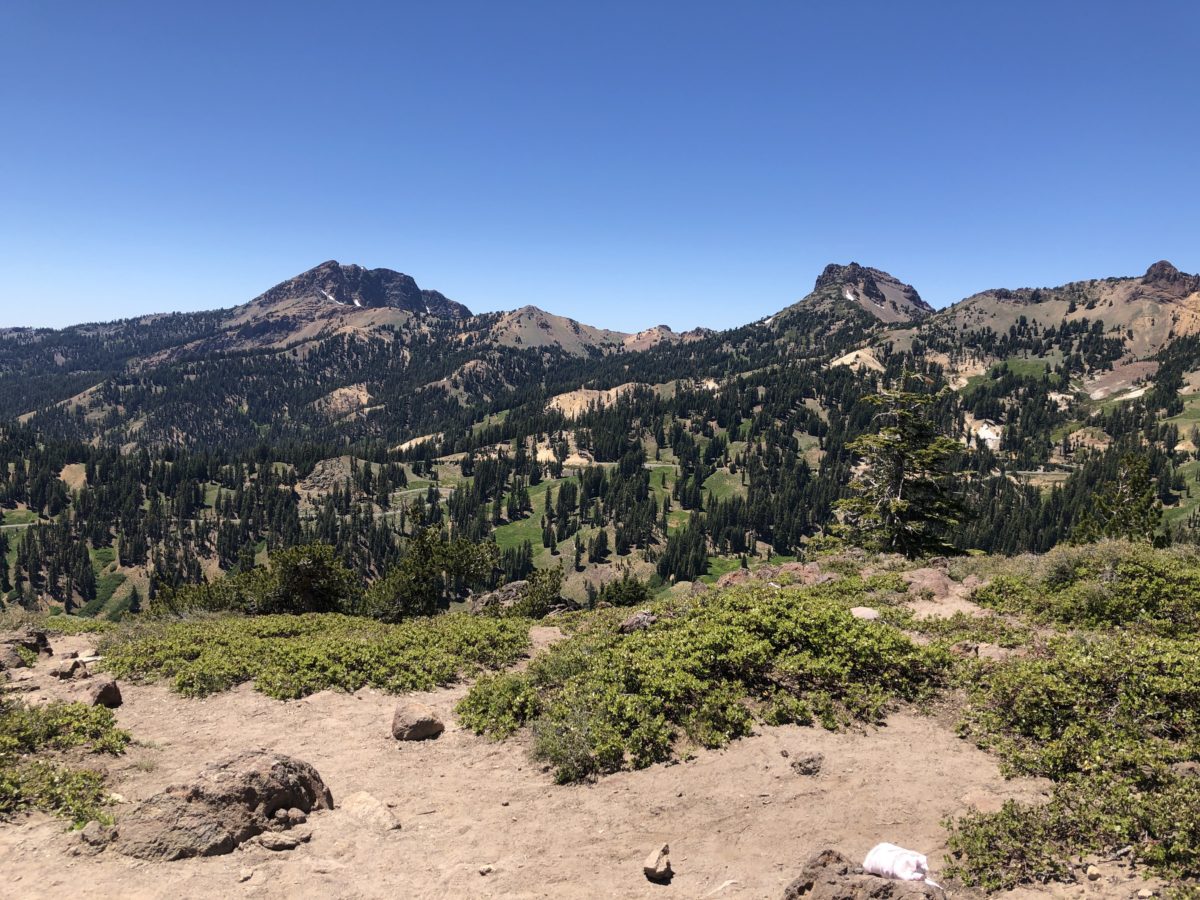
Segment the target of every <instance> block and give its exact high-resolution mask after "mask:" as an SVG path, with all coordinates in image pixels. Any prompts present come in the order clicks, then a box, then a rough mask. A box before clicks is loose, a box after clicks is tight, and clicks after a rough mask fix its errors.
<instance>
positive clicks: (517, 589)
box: [467, 581, 529, 613]
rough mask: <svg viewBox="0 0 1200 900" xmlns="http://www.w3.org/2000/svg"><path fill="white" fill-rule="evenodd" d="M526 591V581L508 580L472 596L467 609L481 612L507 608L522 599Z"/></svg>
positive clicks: (527, 584) (527, 585)
mask: <svg viewBox="0 0 1200 900" xmlns="http://www.w3.org/2000/svg"><path fill="white" fill-rule="evenodd" d="M528 592H529V582H528V581H510V582H509V583H508V584H506V585H504V586H503V587H498V588H496V590H494V591H488V592H487V593H486V594H478V595H477V596H474V597H472V598H471V600H470V602H469V603H468V604H467V609H468V610H470V611H471V612H473V613H482V612H486V611H488V610H491V609H509V608H511V607H512V606H514V605H516V604H517V603H520V602H521V601H522V600H524V599H525V594H526V593H528Z"/></svg>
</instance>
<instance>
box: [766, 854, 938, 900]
mask: <svg viewBox="0 0 1200 900" xmlns="http://www.w3.org/2000/svg"><path fill="white" fill-rule="evenodd" d="M801 897H804V898H807V900H901V898H903V900H916V898H920V897H928V898H930V900H945V897H946V894H945V892H944V891H943V890H942V889H941V888H938V887H934V886H933V885H931V884H926V883H925V882H923V881H898V880H897V879H894V878H880V877H879V876H878V875H867V874H865V873H864V872H863V870H862V867H861V866H859V865H856V864H855V863H853V862H851V861H850V860H849V859H847V858H846V857H845V856H843V855H842V854H841V853H838V852H837V851H836V850H822V851H821V852H820V853H818V854H816V855H815V856H813V857H812V858H811V859H810V860H809V861H808V862H807V863H805V865H804V869H803V870H802V871H801V872H800V877H799V878H797V879H796V880H795V881H793V882H792V883H791V884H789V885H788V886H787V889H786V890H785V891H784V892H783V900H800V898H801Z"/></svg>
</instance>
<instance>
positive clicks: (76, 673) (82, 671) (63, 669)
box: [50, 659, 88, 681]
mask: <svg viewBox="0 0 1200 900" xmlns="http://www.w3.org/2000/svg"><path fill="white" fill-rule="evenodd" d="M50 674H51V675H53V676H54V677H55V678H61V679H63V680H64V681H67V680H69V679H71V678H87V675H88V670H87V666H85V665H84V664H83V663H81V662H80V661H79V660H78V659H65V660H63V661H62V662H60V663H59V664H58V665H57V666H55V667H54V668H53V669H51V670H50Z"/></svg>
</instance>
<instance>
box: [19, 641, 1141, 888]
mask: <svg viewBox="0 0 1200 900" xmlns="http://www.w3.org/2000/svg"><path fill="white" fill-rule="evenodd" d="M537 637H538V638H539V640H538V641H537V643H538V644H544V643H545V642H546V639H547V636H546V635H541V634H540V635H538V636H537ZM53 643H54V648H55V651H56V655H57V654H61V653H64V652H67V651H70V650H86V649H87V648H88V647H89V646H90V641H89V639H88V638H86V637H72V638H58V639H55V640H54V641H53ZM53 664H54V661H53V660H43V661H41V662H40V663H39V665H38V666H37V667H36V668H35V669H33V670H25V671H23V672H21V674H20V677H21V678H22V679H23V681H21V682H19V683H18V684H19V686H20V688H22V692H21V696H24V697H26V698H27V699H29V700H30V701H31V702H40V701H45V700H48V699H51V698H54V697H65V696H67V695H69V694H70V693H71V692H72V691H74V690H77V688H76V687H74V686H72V685H63V684H59V683H57V682H55V681H54V679H52V678H51V677H50V676H49V674H48V671H49V669H50V668H51V666H52V665H53ZM465 691H466V688H465V686H455V687H452V688H446V689H440V690H436V691H431V692H428V693H424V694H418V695H415V696H416V697H417V699H420V700H421V701H423V702H426V703H428V704H429V705H431V706H432V707H434V708H435V709H436V710H437V711H438V712H439V713H440V714H441V715H442V717H443V719H444V720H445V722H446V725H447V728H446V731H445V733H444V734H443V735H442V736H441V737H440V738H439V739H438V740H435V741H428V742H422V743H410V744H402V743H398V742H397V741H395V740H394V739H393V738H392V737H391V734H390V723H391V715H392V711H393V708H394V706H395V698H393V697H389V696H387V695H384V694H380V693H377V692H375V691H372V690H364V691H360V692H358V693H356V694H352V695H348V694H336V693H331V692H325V693H321V694H316V695H314V696H312V697H309V698H306V699H304V700H299V701H292V702H280V701H276V700H271V699H270V698H267V697H265V696H263V695H261V694H257V693H255V692H254V691H253V690H252V689H251V688H250V687H249V686H242V687H241V688H238V689H236V690H234V691H231V692H229V693H225V694H220V695H217V696H214V697H211V698H208V699H205V700H186V699H183V698H180V697H178V696H176V695H174V694H172V693H170V692H169V691H168V690H167V688H166V687H163V686H158V685H146V686H139V685H122V693H123V694H124V699H125V703H124V705H123V706H122V707H121V708H120V709H118V710H117V718H118V720H119V722H120V724H121V726H122V727H124V728H126V729H128V730H129V731H131V732H132V733H133V735H134V736H135V739H136V743H135V745H133V746H131V747H130V748H129V750H128V751H127V753H126V754H125V755H124V756H122V757H119V758H115V759H112V760H111V761H108V762H106V763H104V764H105V765H107V767H108V772H109V776H110V785H111V789H112V790H113V791H114V792H116V793H117V794H118V795H119V796H120V798H122V800H123V802H124V803H133V802H136V801H138V800H141V799H142V798H144V797H147V796H149V795H150V794H152V793H154V792H156V791H158V790H160V789H162V788H163V787H165V786H166V785H168V784H170V783H174V782H180V781H186V780H189V779H191V778H192V777H193V776H194V774H195V773H196V772H197V771H198V770H199V769H200V768H201V767H202V766H203V765H204V764H205V763H207V762H210V761H213V760H216V759H218V758H220V757H222V756H224V755H226V754H229V753H232V752H234V751H238V750H242V749H247V748H254V747H263V748H267V749H271V750H277V751H280V752H283V753H287V754H291V755H293V756H296V757H299V758H300V759H303V760H305V761H307V762H310V763H311V764H313V765H314V766H315V767H316V769H317V771H318V772H320V774H321V776H322V777H323V778H324V780H325V782H326V784H327V785H328V786H329V787H330V789H331V790H332V792H333V796H334V801H335V806H336V804H337V801H338V799H339V798H342V797H346V796H348V795H350V794H351V793H354V792H357V791H367V792H369V793H370V794H372V795H373V796H375V797H377V798H378V799H379V800H381V801H383V802H385V803H387V804H388V805H390V806H391V807H392V809H393V812H394V813H395V815H396V817H397V818H398V820H399V821H400V823H401V828H400V830H397V831H378V830H375V829H373V828H372V827H371V826H369V825H365V824H363V823H362V822H360V821H359V820H357V819H355V818H353V817H351V816H350V815H349V813H347V812H345V811H343V810H341V809H337V808H335V809H334V810H332V811H320V812H316V813H314V814H313V815H312V816H311V817H310V818H309V825H310V826H311V828H312V839H311V841H310V842H309V843H307V844H302V845H301V846H299V847H298V848H296V849H294V850H291V851H285V852H278V853H277V852H272V851H269V850H266V849H264V848H262V847H260V846H257V845H255V844H253V843H251V844H247V845H244V846H243V848H241V849H239V850H238V851H235V852H234V853H232V854H229V855H226V856H219V857H213V858H208V859H193V860H183V861H179V862H171V863H161V862H160V863H151V862H142V861H138V860H134V859H130V858H126V857H123V856H120V855H118V854H117V853H115V852H113V851H111V850H109V851H105V852H103V853H100V854H99V855H95V856H89V855H86V854H82V853H80V849H81V848H82V846H83V845H82V843H81V842H80V840H79V838H78V835H77V834H76V833H74V832H71V831H67V830H65V829H64V825H63V823H62V820H59V819H52V818H49V817H46V816H42V815H36V816H31V817H27V818H23V819H21V820H19V821H16V822H13V823H8V824H0V897H4V898H21V900H35V898H51V897H53V898H61V897H63V896H70V897H72V898H90V897H103V898H105V900H113V898H129V900H134V898H171V900H179V898H208V897H214V898H215V897H221V898H224V897H234V898H240V897H248V898H252V897H259V898H277V897H278V898H283V897H287V898H297V897H322V898H376V897H378V898H384V897H386V898H389V900H391V898H395V897H406V898H426V897H430V898H432V897H439V898H440V897H454V898H472V897H513V898H544V897H554V898H559V897H562V898H609V897H611V898H641V897H647V898H651V897H652V898H662V900H668V898H680V900H683V898H686V900H698V898H708V897H713V898H772V900H774V898H778V897H780V896H781V895H782V893H783V890H784V887H785V886H786V885H787V884H788V883H789V882H790V881H791V880H792V878H793V877H794V876H795V875H796V874H797V873H798V872H799V870H800V869H801V867H802V866H803V864H804V861H805V860H806V859H807V858H808V856H809V855H811V854H812V853H814V852H816V851H818V850H821V849H824V848H830V847H832V848H836V849H839V850H841V851H842V852H844V853H846V854H847V855H849V856H851V857H859V858H861V857H862V856H864V855H865V854H866V852H867V850H868V849H870V847H871V846H872V845H874V844H875V843H876V842H878V841H883V840H887V841H891V842H893V843H897V844H900V845H903V846H907V847H910V848H913V849H917V850H920V851H922V852H924V853H926V854H928V856H929V858H930V862H931V865H932V867H933V869H934V877H935V878H936V877H937V875H938V873H939V871H940V870H941V868H942V867H943V860H942V856H943V854H944V852H945V846H944V839H945V832H944V830H943V828H942V826H941V824H940V823H941V820H942V819H943V817H945V816H947V815H950V814H955V813H960V812H962V811H964V810H965V809H967V808H968V806H971V805H975V806H978V807H982V808H986V809H994V808H997V807H998V806H999V805H1000V804H1001V803H1002V802H1003V800H1004V799H1005V798H1008V797H1016V798H1020V799H1035V798H1037V797H1039V796H1041V795H1042V792H1043V791H1044V788H1045V783H1044V782H1039V781H1034V780H1029V779H1015V780H1011V781H1006V780H1004V779H1003V778H1001V776H1000V774H999V771H998V769H997V766H996V763H995V761H994V760H993V759H992V758H991V757H989V756H987V755H986V754H984V753H983V752H981V751H979V750H977V749H975V748H974V747H972V746H970V745H968V744H967V743H965V742H964V741H962V740H960V739H958V738H957V737H956V736H955V735H954V734H953V732H952V730H951V728H950V727H949V725H948V724H946V723H945V722H943V721H942V720H941V718H940V717H937V716H927V715H921V714H918V713H916V712H912V711H907V712H900V713H897V714H894V715H893V716H892V717H891V718H890V719H889V721H888V724H887V726H886V727H882V728H878V729H870V730H866V731H859V732H851V733H842V734H832V733H829V732H826V731H824V730H822V729H819V728H800V727H794V726H785V727H777V728H763V729H761V731H760V732H759V733H758V734H755V735H754V736H752V737H750V738H747V739H745V740H741V741H737V742H735V743H734V744H733V745H732V746H730V747H729V748H727V749H725V750H721V751H705V752H701V753H699V754H698V755H697V756H696V757H695V758H693V759H691V760H689V761H686V762H683V763H680V764H677V765H659V766H654V767H652V768H650V769H646V770H642V771H638V772H625V773H620V774H617V775H613V776H610V777H607V778H603V779H601V780H600V781H599V782H598V783H596V784H591V785H578V786H568V787H563V786H558V785H555V784H554V783H553V781H552V780H551V777H550V775H549V774H547V773H546V772H544V771H543V769H542V767H541V766H540V765H539V764H537V763H534V762H532V761H531V760H530V758H529V756H528V745H527V743H525V742H524V741H523V740H522V739H520V738H518V739H513V740H510V741H506V742H503V743H495V742H492V741H489V740H487V739H484V738H480V737H477V736H475V735H473V734H471V733H470V732H468V731H465V730H463V729H462V728H460V727H459V726H458V724H457V721H456V719H455V716H454V714H453V707H454V704H455V703H456V702H457V701H458V699H459V698H460V697H462V696H463V694H464V693H465ZM785 752H786V753H787V754H788V756H785V755H784V753H785ZM805 752H819V753H822V754H824V767H823V769H822V770H821V772H820V773H819V774H818V775H816V776H803V775H798V774H796V773H795V772H793V770H792V769H791V761H792V760H794V759H795V758H796V756H797V755H798V754H800V753H805ZM121 809H122V807H121V806H120V805H118V806H117V808H116V811H117V815H118V819H119V816H120V812H121ZM664 841H666V842H669V843H670V846H671V861H672V865H673V866H674V869H675V872H676V876H675V879H674V880H673V881H672V882H671V884H670V885H666V886H660V885H654V884H651V883H650V882H648V881H647V880H646V879H645V878H644V877H643V875H642V870H641V866H642V861H643V859H644V858H645V857H646V855H647V853H648V852H649V851H650V850H651V849H653V848H655V847H656V845H659V844H661V843H662V842H664ZM1103 869H1104V877H1102V878H1101V879H1099V880H1097V881H1093V882H1085V884H1084V885H1078V886H1057V887H1055V888H1053V889H1046V890H1042V891H1037V890H1030V891H1022V892H1019V894H1013V895H1009V896H1010V897H1011V898H1012V900H1017V898H1018V896H1019V897H1028V896H1034V895H1038V896H1047V895H1051V894H1053V895H1056V896H1072V897H1076V896H1078V897H1084V896H1087V897H1125V898H1128V897H1133V896H1135V894H1136V892H1137V890H1138V889H1139V888H1143V887H1147V886H1149V887H1151V888H1156V887H1157V885H1155V884H1149V885H1147V884H1146V883H1143V882H1140V881H1135V880H1131V878H1130V876H1129V875H1128V874H1127V873H1126V872H1125V871H1124V870H1123V869H1120V868H1118V867H1117V866H1116V864H1105V865H1104V866H1103ZM481 873H484V874H481ZM959 896H964V894H959Z"/></svg>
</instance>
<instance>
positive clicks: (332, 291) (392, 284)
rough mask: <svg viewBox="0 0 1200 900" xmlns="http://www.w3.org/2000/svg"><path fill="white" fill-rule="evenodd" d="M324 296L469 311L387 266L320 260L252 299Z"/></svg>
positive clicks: (448, 313) (456, 313) (372, 304)
mask: <svg viewBox="0 0 1200 900" xmlns="http://www.w3.org/2000/svg"><path fill="white" fill-rule="evenodd" d="M308 299H324V300H326V301H328V302H330V303H336V304H340V305H342V306H353V307H360V308H380V307H387V308H392V309H403V310H407V311H408V312H412V313H421V314H429V315H435V316H442V317H448V318H456V319H461V318H466V317H467V316H469V315H471V311H470V310H469V309H467V308H466V307H465V306H463V305H462V304H461V303H455V302H454V301H453V300H450V299H448V298H447V297H446V296H445V295H444V294H441V293H439V292H438V291H429V290H422V289H421V288H420V287H419V286H418V285H417V283H416V281H414V280H413V278H412V276H410V275H405V274H403V273H402V272H394V271H392V270H391V269H366V268H363V267H362V266H357V265H342V264H341V263H339V262H338V261H337V260H329V261H328V262H323V263H321V264H320V265H319V266H314V267H313V268H311V269H309V270H308V271H307V272H302V273H301V274H299V275H297V276H296V277H295V278H289V279H288V280H287V281H283V282H280V283H279V284H277V285H275V287H273V288H271V289H270V290H269V291H266V292H265V293H263V294H261V295H260V296H258V297H256V298H255V299H254V300H253V301H252V302H253V303H259V304H272V303H278V302H281V301H288V300H308Z"/></svg>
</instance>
